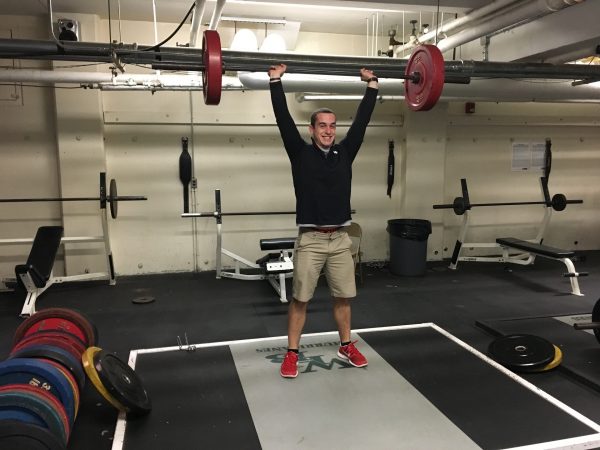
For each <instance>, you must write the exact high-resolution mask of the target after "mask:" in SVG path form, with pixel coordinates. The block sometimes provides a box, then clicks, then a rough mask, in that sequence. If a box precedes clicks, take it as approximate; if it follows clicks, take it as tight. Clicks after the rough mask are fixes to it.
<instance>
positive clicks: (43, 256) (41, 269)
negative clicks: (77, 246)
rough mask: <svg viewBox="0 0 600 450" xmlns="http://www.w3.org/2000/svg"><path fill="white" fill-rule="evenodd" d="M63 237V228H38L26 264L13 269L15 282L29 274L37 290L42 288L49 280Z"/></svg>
mask: <svg viewBox="0 0 600 450" xmlns="http://www.w3.org/2000/svg"><path fill="white" fill-rule="evenodd" d="M62 235H63V227H60V226H45V227H39V228H38V230H37V233H36V234H35V239H34V240H33V245H32V246H31V251H30V252H29V257H28V258H27V263H25V264H19V265H17V266H16V267H15V274H16V276H17V280H19V281H20V280H21V277H20V275H25V274H27V273H28V274H29V275H30V277H31V280H32V281H33V283H34V284H35V286H36V287H37V288H43V287H44V286H46V283H47V282H48V280H49V279H50V275H51V274H52V267H53V266H54V260H55V259H56V253H57V252H58V247H59V245H60V241H61V239H62Z"/></svg>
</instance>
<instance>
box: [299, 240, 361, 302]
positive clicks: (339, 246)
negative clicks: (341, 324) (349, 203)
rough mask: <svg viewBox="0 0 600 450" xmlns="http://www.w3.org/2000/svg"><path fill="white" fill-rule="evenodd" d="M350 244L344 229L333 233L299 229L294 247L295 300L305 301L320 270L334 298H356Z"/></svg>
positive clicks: (317, 278) (314, 284)
mask: <svg viewBox="0 0 600 450" xmlns="http://www.w3.org/2000/svg"><path fill="white" fill-rule="evenodd" d="M351 245H352V241H351V240H350V237H349V236H348V233H346V232H345V231H344V229H343V228H340V230H339V231H334V232H333V233H322V232H320V231H305V230H303V229H301V230H300V233H299V234H298V238H297V239H296V244H295V246H294V283H293V291H292V294H293V296H294V298H295V299H296V300H298V301H301V302H308V301H309V300H310V299H311V298H312V297H313V294H314V292H315V288H316V287H317V282H318V281H319V275H320V274H321V270H323V269H324V272H325V277H326V278H327V284H328V286H329V291H330V293H331V295H332V296H333V297H337V298H353V297H356V280H355V278H354V261H353V260H352V255H351V253H350V246H351Z"/></svg>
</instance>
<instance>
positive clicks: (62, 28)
mask: <svg viewBox="0 0 600 450" xmlns="http://www.w3.org/2000/svg"><path fill="white" fill-rule="evenodd" d="M57 26H58V39H59V40H60V41H79V22H77V21H76V20H72V19H58V22H57Z"/></svg>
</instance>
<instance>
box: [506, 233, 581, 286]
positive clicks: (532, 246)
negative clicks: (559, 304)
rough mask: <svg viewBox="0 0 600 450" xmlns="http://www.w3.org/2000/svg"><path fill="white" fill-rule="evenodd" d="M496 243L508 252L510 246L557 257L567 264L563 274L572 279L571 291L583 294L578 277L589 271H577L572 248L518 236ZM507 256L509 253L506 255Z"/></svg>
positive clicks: (551, 257) (539, 254)
mask: <svg viewBox="0 0 600 450" xmlns="http://www.w3.org/2000/svg"><path fill="white" fill-rule="evenodd" d="M496 243H498V244H500V246H502V248H503V251H504V252H506V253H507V254H508V249H509V248H514V249H517V250H523V251H525V252H528V253H531V254H532V255H538V256H542V257H544V258H549V259H555V260H558V261H562V262H563V264H564V265H565V266H567V270H568V272H567V273H564V274H563V276H565V277H569V279H570V281H571V293H572V294H574V295H583V294H582V293H581V291H580V290H579V281H578V277H582V276H587V275H588V273H587V272H577V271H576V270H575V265H574V264H573V261H571V259H570V258H572V257H573V256H575V252H574V251H572V250H563V249H560V248H556V247H550V246H548V245H542V244H536V243H535V242H529V241H524V240H522V239H516V238H511V237H509V238H498V239H496ZM506 256H507V255H506Z"/></svg>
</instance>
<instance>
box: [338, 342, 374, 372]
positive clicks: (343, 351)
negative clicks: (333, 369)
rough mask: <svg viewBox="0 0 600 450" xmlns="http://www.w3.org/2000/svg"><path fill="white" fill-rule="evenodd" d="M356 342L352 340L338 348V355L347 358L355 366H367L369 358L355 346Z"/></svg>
mask: <svg viewBox="0 0 600 450" xmlns="http://www.w3.org/2000/svg"><path fill="white" fill-rule="evenodd" d="M355 342H357V341H354V342H350V343H349V344H348V345H344V346H342V347H340V348H339V349H338V353H337V354H338V356H339V357H340V358H342V359H345V360H346V361H348V362H349V363H350V364H352V365H353V366H354V367H365V366H366V365H367V364H369V363H368V362H367V358H365V357H364V355H363V354H362V353H361V352H359V351H358V349H357V348H356V347H355V346H354V343H355Z"/></svg>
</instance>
